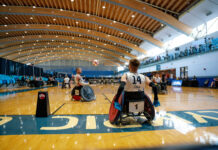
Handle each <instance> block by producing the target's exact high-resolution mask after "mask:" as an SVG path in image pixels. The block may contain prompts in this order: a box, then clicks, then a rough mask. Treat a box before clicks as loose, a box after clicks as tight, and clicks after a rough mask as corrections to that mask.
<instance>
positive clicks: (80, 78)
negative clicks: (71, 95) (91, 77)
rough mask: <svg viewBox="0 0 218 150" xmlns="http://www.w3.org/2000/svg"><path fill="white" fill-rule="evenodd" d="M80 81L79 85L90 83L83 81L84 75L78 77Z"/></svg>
mask: <svg viewBox="0 0 218 150" xmlns="http://www.w3.org/2000/svg"><path fill="white" fill-rule="evenodd" d="M78 83H79V85H82V86H83V85H88V84H89V83H85V82H84V81H83V79H82V77H79V78H78Z"/></svg>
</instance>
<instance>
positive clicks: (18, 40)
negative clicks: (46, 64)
mask: <svg viewBox="0 0 218 150" xmlns="http://www.w3.org/2000/svg"><path fill="white" fill-rule="evenodd" d="M46 39H48V40H63V41H75V42H84V44H92V45H95V46H97V47H101V48H103V49H105V50H106V49H109V50H112V51H115V52H119V53H121V54H124V55H126V56H128V57H130V58H137V57H136V56H135V55H133V54H131V53H129V52H127V51H125V50H123V49H120V48H118V47H116V46H114V45H110V44H106V43H103V42H99V41H96V40H92V39H86V38H82V37H71V36H64V35H27V36H16V37H9V38H3V39H0V48H2V49H0V53H1V52H3V51H1V50H3V49H4V48H6V47H8V46H10V45H11V44H12V45H16V44H23V43H22V42H24V43H25V42H26V41H27V42H31V41H35V42H37V41H41V40H46Z"/></svg>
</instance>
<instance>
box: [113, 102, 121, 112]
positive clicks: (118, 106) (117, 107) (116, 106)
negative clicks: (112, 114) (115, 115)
mask: <svg viewBox="0 0 218 150" xmlns="http://www.w3.org/2000/svg"><path fill="white" fill-rule="evenodd" d="M114 107H115V108H116V109H118V110H119V111H121V110H122V108H121V106H120V104H119V103H118V102H114Z"/></svg>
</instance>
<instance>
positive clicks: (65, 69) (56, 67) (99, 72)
mask: <svg viewBox="0 0 218 150" xmlns="http://www.w3.org/2000/svg"><path fill="white" fill-rule="evenodd" d="M37 66H39V67H41V68H43V69H44V71H45V72H61V73H67V74H72V73H73V74H75V68H76V67H81V68H82V70H83V75H84V76H87V77H89V76H90V77H98V76H112V75H114V73H115V71H116V70H117V67H116V66H104V65H103V64H99V65H98V66H93V65H92V63H91V62H88V61H81V60H57V61H51V62H45V63H41V64H38V65H37Z"/></svg>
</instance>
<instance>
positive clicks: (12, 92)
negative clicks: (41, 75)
mask: <svg viewBox="0 0 218 150" xmlns="http://www.w3.org/2000/svg"><path fill="white" fill-rule="evenodd" d="M49 87H55V86H44V87H37V88H31V89H22V90H14V91H8V92H0V96H5V95H10V94H16V93H21V92H27V91H33V90H38V89H45V88H49Z"/></svg>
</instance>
